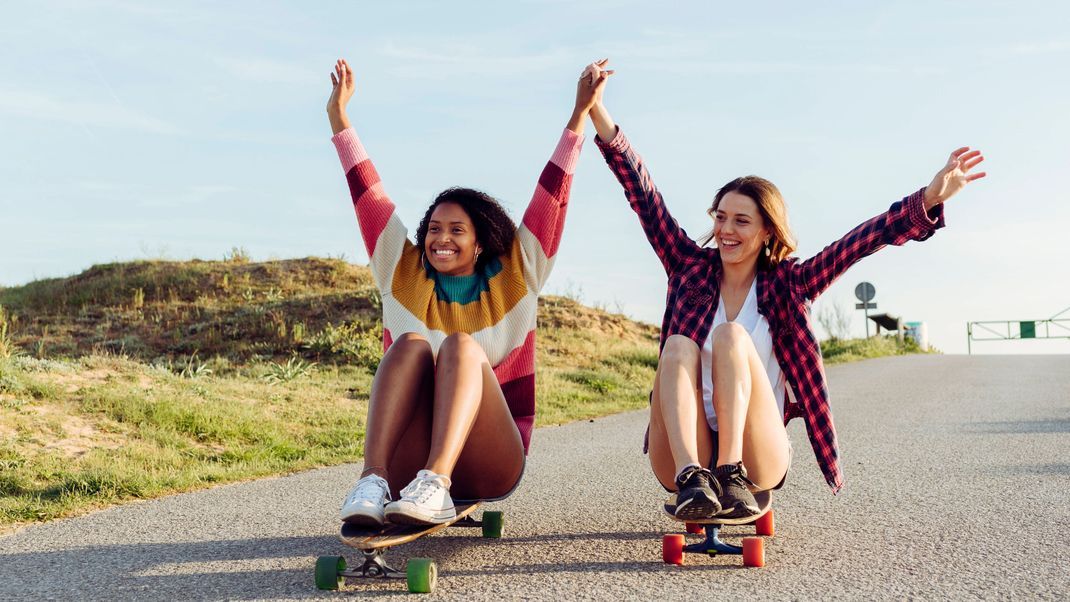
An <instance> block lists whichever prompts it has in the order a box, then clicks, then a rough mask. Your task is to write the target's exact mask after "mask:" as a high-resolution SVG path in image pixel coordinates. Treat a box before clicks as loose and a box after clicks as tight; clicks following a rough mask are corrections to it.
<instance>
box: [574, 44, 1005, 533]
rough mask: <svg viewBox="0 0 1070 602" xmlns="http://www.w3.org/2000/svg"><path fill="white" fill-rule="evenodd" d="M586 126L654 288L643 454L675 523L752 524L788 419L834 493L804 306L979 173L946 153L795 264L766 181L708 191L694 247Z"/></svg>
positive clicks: (781, 462) (782, 464)
mask: <svg viewBox="0 0 1070 602" xmlns="http://www.w3.org/2000/svg"><path fill="white" fill-rule="evenodd" d="M604 67H605V61H601V62H599V63H596V64H594V65H592V66H591V67H589V68H588V69H589V72H590V73H591V74H592V76H593V77H596V78H597V77H599V76H600V75H599V74H600V73H601V71H602V70H603V69H604ZM591 118H592V120H593V121H594V124H595V128H596V129H597V130H598V135H597V137H596V139H595V141H596V143H597V144H598V147H599V149H601V151H602V154H603V155H604V156H605V159H606V163H608V164H609V167H610V169H611V170H612V171H613V173H614V175H616V177H617V179H618V180H619V181H620V183H621V185H622V186H623V187H624V192H625V196H626V197H627V199H628V202H629V204H630V205H631V208H632V210H634V211H635V212H636V214H638V216H639V221H640V222H641V224H642V226H643V230H644V232H645V233H646V236H647V239H648V240H649V242H650V245H651V246H652V247H653V248H654V252H655V253H656V254H657V256H658V258H659V259H660V260H661V263H662V265H663V267H664V268H665V272H666V274H667V276H668V291H667V298H666V307H665V318H664V322H663V323H662V329H661V355H660V358H659V360H658V368H657V372H656V375H655V379H654V390H653V392H652V394H651V407H650V426H649V430H648V433H647V449H648V451H649V454H650V464H651V467H652V468H653V470H654V474H655V476H656V477H657V479H658V481H660V482H661V484H662V486H664V487H665V488H666V489H667V490H669V491H676V492H677V494H676V503H675V514H676V516H677V517H678V518H680V519H683V520H701V519H708V518H713V517H719V518H721V519H724V520H725V521H732V520H738V521H739V522H744V521H747V520H752V517H753V515H754V514H756V513H757V512H758V511H759V508H758V505H757V503H756V501H755V498H754V495H753V493H754V492H757V491H760V490H768V489H777V488H779V487H780V486H782V485H783V484H784V480H785V479H786V478H787V471H788V467H789V465H790V464H791V446H790V444H789V442H788V436H787V431H786V430H785V428H784V425H785V423H786V421H787V420H790V419H791V418H793V417H796V416H801V417H803V418H804V420H805V422H806V430H807V433H808V434H809V435H810V442H811V445H812V447H813V449H814V453H815V455H816V457H817V461H818V464H819V466H820V468H821V470H822V472H823V474H824V476H825V479H826V481H827V482H828V485H829V486H830V487H831V488H832V490H833V492H836V491H838V490H839V489H840V487H842V486H843V476H842V473H841V471H840V464H839V452H838V449H837V445H836V431H835V429H834V428H833V422H832V413H831V411H830V409H829V394H828V388H827V387H826V386H825V374H824V368H823V366H822V362H821V353H820V347H819V346H818V342H817V337H816V335H815V334H814V330H813V327H812V325H811V323H810V304H811V302H812V301H813V300H814V299H816V298H817V297H818V295H820V294H821V293H822V292H823V291H824V290H825V289H826V288H828V287H829V285H830V284H832V282H833V281H834V280H835V279H836V278H837V277H839V276H840V275H841V274H842V273H843V272H844V271H846V270H847V268H849V267H851V266H852V265H854V264H855V263H856V262H858V261H859V260H861V259H862V258H863V257H866V256H868V255H871V254H873V253H875V252H877V251H879V250H880V249H882V248H883V247H885V246H886V245H902V244H905V243H906V242H908V241H911V240H917V241H922V240H926V239H928V238H929V237H931V236H932V235H933V234H934V233H935V232H936V230H937V229H939V228H941V227H943V225H944V202H945V201H947V200H948V199H949V198H951V197H952V196H953V195H955V194H956V193H957V192H959V191H960V190H962V189H963V188H964V187H966V185H967V184H968V183H969V182H972V181H975V180H977V179H979V178H982V177H984V175H985V174H984V173H983V172H981V173H970V171H971V170H972V169H973V168H974V167H976V166H977V165H978V164H979V163H980V162H981V161H982V160H983V157H982V156H981V153H980V151H976V150H974V151H971V150H969V148H965V147H964V148H959V149H957V150H955V151H953V152H952V153H951V156H950V157H949V158H948V160H947V162H946V163H945V164H944V166H943V167H942V168H940V170H939V172H937V174H936V176H935V177H934V178H933V180H932V182H931V183H930V184H929V185H928V186H926V187H924V188H921V189H920V190H918V191H916V192H913V193H911V194H909V195H907V196H906V197H904V198H903V199H902V200H900V201H898V202H895V203H893V204H892V205H891V207H889V209H888V210H887V211H885V212H884V213H881V214H880V215H877V216H876V217H874V218H872V219H870V220H868V221H866V222H864V223H862V224H861V225H859V226H857V227H856V228H855V229H853V230H851V231H850V232H848V233H847V234H846V235H845V236H844V237H843V238H841V239H839V240H837V241H835V242H833V243H832V244H830V245H829V246H827V247H825V248H824V250H822V251H821V252H820V253H818V254H817V255H815V256H813V257H811V258H810V259H807V260H805V261H800V260H799V259H798V258H797V257H794V256H792V254H793V253H794V251H795V241H794V238H793V236H792V234H791V231H790V229H789V228H788V219H787V210H786V208H785V206H784V199H783V198H782V197H781V195H780V191H779V190H777V187H776V186H774V185H773V183H772V182H770V181H768V180H766V179H764V178H760V177H757V176H744V177H740V178H736V179H734V180H732V181H730V182H728V183H727V184H725V185H724V186H722V187H721V188H720V189H719V190H718V191H717V193H716V194H715V195H714V198H713V202H712V204H711V205H710V206H709V207H708V209H707V211H706V212H707V214H708V215H709V216H710V217H711V218H712V220H713V229H712V231H711V232H710V233H709V234H708V235H707V236H705V237H703V240H702V241H701V242H695V241H694V240H692V239H691V238H690V237H688V235H687V233H686V232H685V231H684V230H683V228H681V227H680V225H679V224H678V223H677V222H676V220H675V219H674V218H673V217H672V215H670V214H669V210H668V208H667V207H666V205H665V202H664V200H663V199H662V197H661V193H660V192H659V191H658V189H657V188H656V187H655V186H654V181H653V179H652V178H651V176H650V173H649V172H648V171H647V168H646V163H645V162H644V161H643V160H642V158H640V156H639V154H638V153H637V152H636V151H635V150H634V149H633V147H632V145H631V143H630V142H629V141H628V139H627V138H626V137H625V135H624V133H623V132H621V131H620V129H619V128H618V127H617V126H616V124H615V123H614V122H613V120H612V119H611V118H610V116H609V113H608V112H607V111H606V110H605V107H604V106H603V104H602V103H601V101H599V102H597V103H596V104H595V106H594V108H592V110H591ZM726 143H729V144H730V143H731V141H726ZM710 242H713V243H714V245H715V246H713V247H710V246H708V244H709V243H710ZM789 388H790V389H791V391H792V392H793V393H794V398H795V401H794V402H790V403H789V402H788V399H787V390H788V389H789ZM711 469H712V470H711Z"/></svg>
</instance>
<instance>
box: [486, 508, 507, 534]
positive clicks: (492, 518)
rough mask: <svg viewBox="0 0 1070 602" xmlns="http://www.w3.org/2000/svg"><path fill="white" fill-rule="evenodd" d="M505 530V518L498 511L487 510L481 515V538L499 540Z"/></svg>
mask: <svg viewBox="0 0 1070 602" xmlns="http://www.w3.org/2000/svg"><path fill="white" fill-rule="evenodd" d="M504 529H505V518H504V516H503V515H502V513H501V511H499V510H487V511H486V512H484V513H483V537H492V538H494V539H499V538H501V536H502V532H503V530H504Z"/></svg>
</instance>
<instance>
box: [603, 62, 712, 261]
mask: <svg viewBox="0 0 1070 602" xmlns="http://www.w3.org/2000/svg"><path fill="white" fill-rule="evenodd" d="M607 63H608V60H603V61H599V62H598V63H595V64H593V65H592V66H591V67H588V69H592V70H594V71H595V72H596V73H597V72H598V70H603V69H604V68H605V66H606V64H607ZM610 73H612V71H610ZM591 121H592V122H594V127H595V130H597V132H598V135H597V136H596V137H595V143H596V144H597V145H598V148H599V149H600V150H601V151H602V156H603V157H605V160H606V163H607V164H608V165H609V168H610V170H612V171H613V175H615V176H617V181H619V182H620V184H621V186H623V187H624V196H625V197H627V199H628V204H629V205H631V207H632V210H633V211H635V213H636V214H637V215H638V216H639V221H640V223H641V224H642V226H643V232H645V233H646V238H647V240H648V241H649V242H650V246H651V247H653V248H654V252H655V253H656V254H657V256H658V259H660V260H661V263H662V265H663V266H664V267H665V271H666V272H667V273H669V274H672V273H674V272H676V271H678V270H679V269H680V268H681V267H682V266H684V265H685V264H687V263H688V262H690V261H691V260H693V259H694V258H696V257H698V255H699V252H700V247H699V246H698V244H697V243H695V241H693V240H691V238H690V237H689V236H688V235H687V232H685V231H684V229H683V228H682V227H680V224H679V223H678V222H677V221H676V218H674V217H673V216H672V215H671V214H670V213H669V209H668V207H666V206H665V201H664V199H662V197H661V193H660V192H659V191H658V189H657V187H656V186H654V180H653V178H651V177H650V173H649V172H648V171H647V169H646V164H645V163H644V162H643V159H642V157H640V156H639V153H637V152H635V150H634V149H632V146H631V143H630V142H629V141H628V139H627V137H625V135H624V132H621V131H620V128H618V127H617V124H616V123H614V122H613V118H612V117H610V115H609V111H607V110H606V107H605V105H604V104H603V103H602V99H601V94H599V96H598V102H596V103H595V105H594V107H592V108H591Z"/></svg>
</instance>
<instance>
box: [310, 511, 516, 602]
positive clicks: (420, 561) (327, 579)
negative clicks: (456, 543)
mask: <svg viewBox="0 0 1070 602" xmlns="http://www.w3.org/2000/svg"><path fill="white" fill-rule="evenodd" d="M480 505H482V502H475V503H474V504H466V505H458V506H457V517H456V518H454V519H453V520H451V521H449V522H445V523H441V524H437V525H392V524H386V525H383V527H382V528H368V527H360V526H356V525H350V524H343V525H342V532H341V534H340V538H341V539H342V543H344V544H346V545H347V546H351V547H354V548H357V549H358V550H360V551H361V552H362V553H363V555H364V563H363V564H362V565H360V566H359V567H356V568H352V569H350V568H347V565H346V561H345V558H343V557H341V556H320V557H319V558H318V559H317V560H316V587H317V588H319V589H338V588H340V587H341V586H342V585H343V584H344V583H345V580H346V577H349V578H351V579H405V580H406V582H407V583H408V586H409V591H410V592H413V593H431V592H433V591H434V590H435V583H436V582H437V581H438V568H437V567H436V566H435V561H434V560H432V559H430V558H410V559H409V561H408V562H407V563H406V564H405V570H404V571H400V570H397V569H395V568H393V567H391V566H390V565H389V564H387V563H386V558H385V553H386V551H387V550H388V549H389V548H392V547H394V546H398V545H401V544H405V543H409V542H410V541H413V540H416V539H419V538H421V537H423V536H424V535H431V534H432V533H438V532H439V531H442V530H444V529H445V528H446V527H450V526H454V527H480V528H482V530H483V537H491V538H499V537H501V536H502V527H503V526H504V525H503V521H502V513H501V512H498V511H492V510H486V511H484V512H483V515H482V516H481V517H480V519H479V520H475V519H474V518H472V513H473V512H474V511H475V510H476V509H477V508H479V507H480Z"/></svg>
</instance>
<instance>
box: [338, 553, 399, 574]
mask: <svg viewBox="0 0 1070 602" xmlns="http://www.w3.org/2000/svg"><path fill="white" fill-rule="evenodd" d="M361 552H362V553H363V554H364V564H362V565H360V567H359V568H356V569H348V570H344V571H339V572H338V574H339V576H342V577H356V578H363V579H372V578H380V579H404V578H405V577H406V573H405V571H399V570H397V569H395V568H394V567H392V566H390V565H389V564H387V563H386V560H385V559H384V555H383V550H382V548H375V549H374V550H361Z"/></svg>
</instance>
